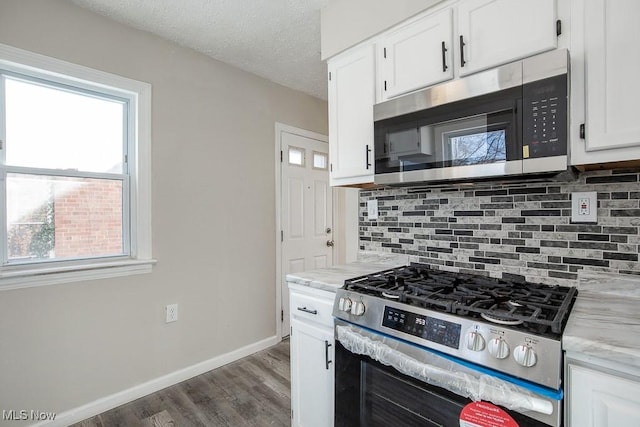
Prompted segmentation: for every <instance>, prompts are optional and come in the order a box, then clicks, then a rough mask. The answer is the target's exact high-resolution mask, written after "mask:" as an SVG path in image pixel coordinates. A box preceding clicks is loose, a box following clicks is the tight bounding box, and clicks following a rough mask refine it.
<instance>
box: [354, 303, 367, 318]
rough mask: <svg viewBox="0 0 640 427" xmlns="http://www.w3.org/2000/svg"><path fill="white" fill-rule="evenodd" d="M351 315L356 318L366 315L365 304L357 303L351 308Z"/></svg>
mask: <svg viewBox="0 0 640 427" xmlns="http://www.w3.org/2000/svg"><path fill="white" fill-rule="evenodd" d="M351 314H353V315H354V316H362V315H363V314H364V303H363V302H362V301H356V302H354V303H353V305H352V306H351Z"/></svg>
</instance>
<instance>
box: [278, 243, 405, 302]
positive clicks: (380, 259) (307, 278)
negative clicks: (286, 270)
mask: <svg viewBox="0 0 640 427" xmlns="http://www.w3.org/2000/svg"><path fill="white" fill-rule="evenodd" d="M407 264H409V260H408V256H406V255H398V254H392V253H386V252H360V253H359V254H358V261H356V262H352V263H349V264H343V265H335V266H333V267H329V268H321V269H318V270H309V271H303V272H300V273H290V274H287V282H289V283H297V284H299V285H304V286H309V287H311V288H316V289H322V290H325V291H329V292H334V293H335V291H336V290H337V289H339V288H341V287H342V286H343V285H344V281H345V280H346V279H352V278H354V277H358V276H363V275H365V274H370V273H375V272H377V271H381V270H386V269H389V268H393V267H399V266H402V265H407Z"/></svg>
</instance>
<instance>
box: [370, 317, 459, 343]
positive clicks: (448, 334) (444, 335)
mask: <svg viewBox="0 0 640 427" xmlns="http://www.w3.org/2000/svg"><path fill="white" fill-rule="evenodd" d="M382 326H386V327H387V328H391V329H395V330H396V331H400V332H404V333H406V334H410V335H413V336H416V337H420V338H424V339H426V340H428V341H431V342H434V343H437V344H441V345H446V346H447V347H451V348H456V349H457V348H458V346H459V345H460V330H461V328H462V327H461V326H460V325H459V324H458V323H453V322H447V321H446V320H442V319H436V318H434V317H429V316H422V315H420V314H415V313H410V312H408V311H404V310H399V309H397V308H391V307H385V308H384V319H383V320H382Z"/></svg>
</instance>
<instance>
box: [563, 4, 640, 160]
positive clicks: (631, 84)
mask: <svg viewBox="0 0 640 427" xmlns="http://www.w3.org/2000/svg"><path fill="white" fill-rule="evenodd" d="M576 3H578V1H576V0H574V1H573V3H572V9H576V8H580V7H583V8H584V23H583V26H582V28H581V29H582V31H581V32H582V34H576V37H577V38H580V37H583V38H584V47H583V49H584V56H583V58H584V74H583V75H584V83H582V84H581V83H580V82H576V83H577V84H581V86H582V85H583V86H582V87H584V90H585V100H584V101H585V106H586V117H585V119H586V120H585V122H584V124H585V131H586V132H585V136H586V140H585V143H586V151H593V150H603V149H610V148H623V147H630V146H638V145H640V120H638V100H639V99H640V84H638V76H639V75H640V48H638V45H637V43H638V40H639V39H640V25H638V17H639V16H640V2H638V1H637V0H615V1H605V0H589V1H580V2H579V3H581V4H576ZM578 11H579V9H578ZM576 18H577V20H579V19H580V17H579V16H576ZM572 36H573V35H572ZM572 38H573V37H572ZM572 44H573V40H572ZM579 75H580V74H579ZM576 125H578V126H579V124H576ZM639 154H640V153H639V152H636V153H635V158H640V155H639ZM596 155H597V153H596ZM629 158H630V157H629V156H628V155H627V156H624V155H621V156H620V159H619V160H627V159H629Z"/></svg>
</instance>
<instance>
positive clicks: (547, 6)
mask: <svg viewBox="0 0 640 427" xmlns="http://www.w3.org/2000/svg"><path fill="white" fill-rule="evenodd" d="M458 32H459V35H458V38H457V40H456V42H457V46H456V47H457V48H458V60H459V61H460V63H459V65H460V75H461V76H464V75H467V74H470V73H473V72H476V71H479V70H483V69H486V68H489V67H493V66H496V65H500V64H505V63H507V62H511V61H514V60H516V59H520V58H524V57H527V56H531V55H533V54H535V53H539V52H544V51H546V50H551V49H554V48H555V47H556V45H557V36H556V2H555V0H465V1H463V2H461V3H460V5H459V6H458ZM463 61H464V62H463Z"/></svg>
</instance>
